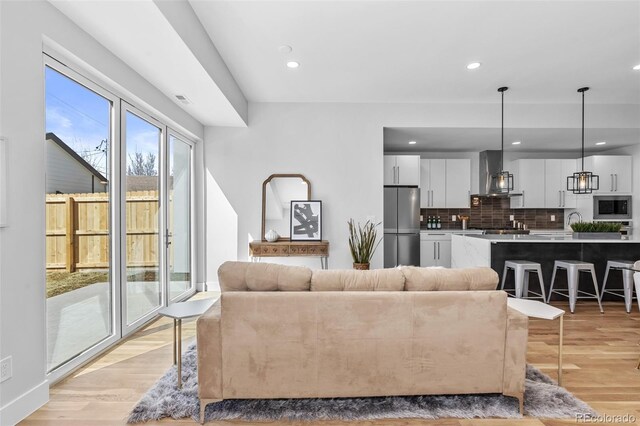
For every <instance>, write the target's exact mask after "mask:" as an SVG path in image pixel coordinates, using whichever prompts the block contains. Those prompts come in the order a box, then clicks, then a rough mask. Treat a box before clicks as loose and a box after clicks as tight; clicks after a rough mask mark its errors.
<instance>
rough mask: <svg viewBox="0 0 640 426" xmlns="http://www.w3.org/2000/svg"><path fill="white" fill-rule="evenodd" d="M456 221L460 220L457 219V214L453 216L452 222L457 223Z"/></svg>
mask: <svg viewBox="0 0 640 426" xmlns="http://www.w3.org/2000/svg"><path fill="white" fill-rule="evenodd" d="M456 220H458V218H457V217H456V215H455V214H452V215H451V222H455V221H456Z"/></svg>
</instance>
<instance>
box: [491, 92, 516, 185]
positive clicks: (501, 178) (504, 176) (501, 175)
mask: <svg viewBox="0 0 640 426" xmlns="http://www.w3.org/2000/svg"><path fill="white" fill-rule="evenodd" d="M507 90H509V88H508V87H500V88H499V89H498V92H500V94H501V96H502V126H501V133H500V172H498V173H497V174H495V175H493V176H491V178H492V179H494V180H495V184H494V185H492V186H493V187H494V188H495V189H496V192H497V193H500V194H508V193H509V191H513V175H512V174H511V173H509V172H508V171H506V170H505V169H504V92H506V91H507Z"/></svg>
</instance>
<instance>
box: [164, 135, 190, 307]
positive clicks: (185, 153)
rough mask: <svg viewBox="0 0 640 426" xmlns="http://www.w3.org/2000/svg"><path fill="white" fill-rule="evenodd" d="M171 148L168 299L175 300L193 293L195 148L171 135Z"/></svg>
mask: <svg viewBox="0 0 640 426" xmlns="http://www.w3.org/2000/svg"><path fill="white" fill-rule="evenodd" d="M168 148H169V152H168V158H169V177H168V181H167V195H168V198H169V203H168V223H167V225H168V233H167V249H168V252H167V256H168V258H167V266H168V281H169V298H170V300H172V301H173V300H176V299H180V298H182V297H184V295H185V294H187V293H189V292H192V291H193V290H194V282H193V273H192V262H193V248H192V246H191V244H192V238H191V224H192V215H193V209H192V206H191V203H192V197H191V193H192V189H191V188H192V181H193V178H192V167H193V164H192V159H191V156H192V151H193V147H192V145H191V143H190V142H187V141H186V140H185V139H182V138H181V137H180V136H178V135H177V134H174V133H173V132H170V133H169V147H168Z"/></svg>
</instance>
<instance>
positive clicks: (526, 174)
mask: <svg viewBox="0 0 640 426" xmlns="http://www.w3.org/2000/svg"><path fill="white" fill-rule="evenodd" d="M509 167H510V168H511V170H509V171H510V172H511V173H513V180H514V184H513V187H514V189H513V192H514V193H520V194H521V195H520V196H516V197H511V208H512V209H543V208H545V198H546V197H545V195H546V193H545V185H544V176H545V160H538V159H536V160H530V159H526V160H515V161H513V162H511V164H510V165H509Z"/></svg>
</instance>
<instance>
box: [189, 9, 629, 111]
mask: <svg viewBox="0 0 640 426" xmlns="http://www.w3.org/2000/svg"><path fill="white" fill-rule="evenodd" d="M189 2H190V4H191V5H192V7H193V9H194V10H195V12H196V14H197V15H198V18H199V19H200V21H201V22H202V24H203V25H204V27H205V29H206V30H207V32H208V34H209V36H210V37H211V39H212V40H213V42H214V44H215V46H216V47H217V49H218V51H219V52H220V54H221V56H222V57H223V59H224V61H225V62H226V64H227V66H228V67H229V69H230V70H231V72H232V74H233V75H234V77H235V79H236V81H237V82H238V84H239V86H240V87H241V89H242V91H243V92H244V94H245V96H246V97H247V99H249V100H251V101H261V102H284V101H291V102H392V103H393V102H427V103H441V102H447V103H448V102H472V103H473V102H495V100H496V93H495V91H496V88H497V87H499V86H502V85H507V86H509V87H510V89H511V90H510V91H509V93H508V96H509V102H511V103H514V102H522V103H524V102H527V103H577V102H579V98H578V97H577V95H576V89H577V88H578V87H580V86H583V85H588V86H591V87H592V90H591V91H590V92H589V102H590V103H621V104H630V103H634V104H638V103H640V72H638V71H633V70H632V69H631V68H632V66H634V65H636V64H640V2H638V1H619V2H614V1H517V0H509V1H208V0H189ZM281 45H290V46H292V47H293V52H292V53H290V54H283V53H280V52H279V50H278V47H279V46H281ZM287 60H296V61H299V62H300V64H301V66H300V68H298V69H296V70H289V69H287V68H286V67H285V62H286V61H287ZM472 61H480V62H482V63H483V65H482V67H480V68H479V69H478V70H475V71H468V70H467V69H466V68H465V65H466V64H467V63H469V62H472Z"/></svg>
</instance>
